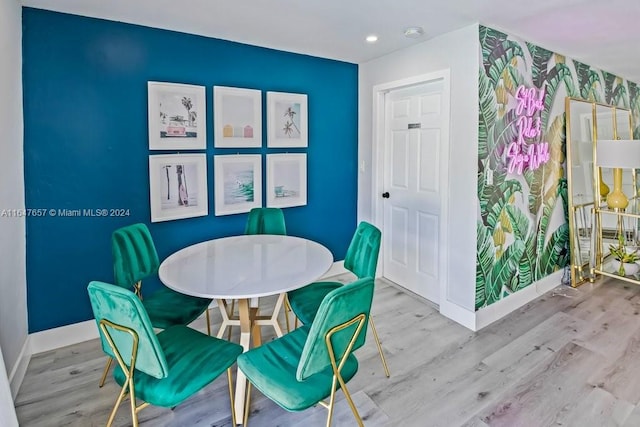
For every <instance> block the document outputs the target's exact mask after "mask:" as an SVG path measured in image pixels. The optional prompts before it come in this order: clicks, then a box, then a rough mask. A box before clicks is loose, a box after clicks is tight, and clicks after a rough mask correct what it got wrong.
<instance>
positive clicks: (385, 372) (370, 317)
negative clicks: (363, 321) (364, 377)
mask: <svg viewBox="0 0 640 427" xmlns="http://www.w3.org/2000/svg"><path fill="white" fill-rule="evenodd" d="M369 325H371V332H373V338H375V340H376V345H377V346H378V353H380V360H381V361H382V367H383V368H384V374H385V375H386V376H387V378H389V377H390V376H391V374H390V373H389V367H388V366H387V360H386V359H385V357H384V353H383V352H382V345H381V344H380V338H378V332H377V331H376V325H375V323H373V316H369Z"/></svg>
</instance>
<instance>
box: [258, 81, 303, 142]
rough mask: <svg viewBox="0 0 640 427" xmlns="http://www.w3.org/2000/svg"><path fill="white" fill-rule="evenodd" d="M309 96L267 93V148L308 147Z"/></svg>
mask: <svg viewBox="0 0 640 427" xmlns="http://www.w3.org/2000/svg"><path fill="white" fill-rule="evenodd" d="M307 118H308V117H307V95H305V94H298V93H284V92H267V147H272V148H276V147H283V148H289V147H307V146H308V145H309V144H308V121H307Z"/></svg>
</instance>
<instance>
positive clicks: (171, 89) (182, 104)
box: [147, 82, 207, 150]
mask: <svg viewBox="0 0 640 427" xmlns="http://www.w3.org/2000/svg"><path fill="white" fill-rule="evenodd" d="M147 91H148V99H149V100H148V102H149V104H148V110H149V150H204V149H205V148H207V135H206V133H207V132H206V97H205V87H204V86H194V85H186V84H180V83H163V82H147Z"/></svg>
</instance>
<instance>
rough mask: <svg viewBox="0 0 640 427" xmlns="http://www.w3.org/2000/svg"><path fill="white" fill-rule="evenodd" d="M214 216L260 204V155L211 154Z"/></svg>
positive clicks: (233, 212)
mask: <svg viewBox="0 0 640 427" xmlns="http://www.w3.org/2000/svg"><path fill="white" fill-rule="evenodd" d="M213 167H214V174H213V175H214V184H215V185H214V188H215V190H214V192H215V213H216V216H221V215H231V214H238V213H244V212H249V211H250V210H251V209H253V208H258V207H261V206H262V156H261V155H260V154H238V155H216V156H213Z"/></svg>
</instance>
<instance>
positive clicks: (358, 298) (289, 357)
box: [238, 277, 374, 427]
mask: <svg viewBox="0 0 640 427" xmlns="http://www.w3.org/2000/svg"><path fill="white" fill-rule="evenodd" d="M373 283H374V279H373V278H371V277H367V278H364V279H360V280H357V281H355V282H352V283H350V284H347V285H344V286H340V287H338V288H335V289H333V290H332V291H331V292H329V293H328V294H327V295H326V296H325V297H324V299H323V300H322V303H321V304H320V307H319V308H318V312H317V315H316V316H315V319H314V320H313V322H312V323H311V324H308V325H304V326H301V327H300V328H297V329H295V330H294V331H293V332H290V333H288V334H286V335H283V336H282V337H280V338H278V339H275V340H273V341H270V342H268V343H267V344H263V345H261V346H260V347H256V348H253V349H251V350H249V351H248V352H245V353H243V354H241V355H240V356H239V357H238V368H240V369H241V370H242V372H243V373H244V374H245V375H246V377H247V379H248V381H249V385H248V388H247V399H246V402H245V410H244V418H245V419H244V425H245V427H246V425H247V421H248V416H249V412H250V398H251V386H252V385H253V386H254V387H255V388H257V389H258V390H259V391H260V392H261V393H262V394H263V395H265V396H266V397H268V398H269V399H271V400H272V401H274V402H275V403H277V404H278V405H279V406H280V407H282V408H284V409H286V410H288V411H302V410H305V409H307V408H310V407H312V406H315V405H317V404H321V405H323V406H325V407H326V408H327V409H328V410H329V413H328V415H327V427H328V426H330V425H331V419H332V416H333V409H334V406H335V397H336V392H337V390H338V389H342V392H343V393H344V395H345V397H346V399H347V402H348V404H349V407H350V408H351V411H352V412H353V415H354V417H355V418H356V421H357V422H358V425H359V426H361V427H362V426H363V423H362V419H361V417H360V415H359V414H358V410H357V409H356V407H355V404H354V403H353V400H352V398H351V394H350V393H349V390H348V389H347V385H346V383H347V382H348V381H349V380H350V379H351V378H353V376H354V375H355V374H356V372H357V371H358V360H357V359H356V357H355V356H354V355H353V351H355V350H357V349H358V348H360V347H361V346H362V345H363V344H364V342H365V338H366V325H367V318H368V317H369V313H370V311H371V302H372V300H373ZM326 398H329V402H328V403H326V402H324V399H326Z"/></svg>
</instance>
